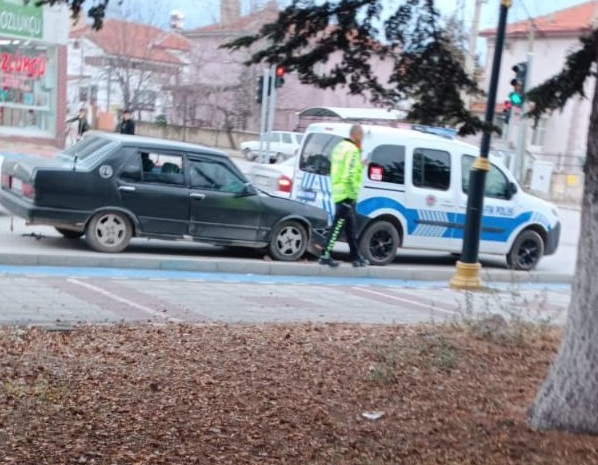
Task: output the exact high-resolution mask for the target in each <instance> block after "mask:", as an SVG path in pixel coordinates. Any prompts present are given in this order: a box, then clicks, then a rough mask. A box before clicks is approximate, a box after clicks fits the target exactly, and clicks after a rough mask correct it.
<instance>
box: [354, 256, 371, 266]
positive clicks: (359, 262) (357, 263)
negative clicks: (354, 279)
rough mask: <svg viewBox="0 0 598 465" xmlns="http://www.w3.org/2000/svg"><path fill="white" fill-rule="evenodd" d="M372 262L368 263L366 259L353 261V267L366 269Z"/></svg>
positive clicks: (361, 258)
mask: <svg viewBox="0 0 598 465" xmlns="http://www.w3.org/2000/svg"><path fill="white" fill-rule="evenodd" d="M369 264H370V262H369V261H367V260H366V259H365V258H363V257H360V258H358V259H357V260H353V267H354V268H364V267H366V266H369Z"/></svg>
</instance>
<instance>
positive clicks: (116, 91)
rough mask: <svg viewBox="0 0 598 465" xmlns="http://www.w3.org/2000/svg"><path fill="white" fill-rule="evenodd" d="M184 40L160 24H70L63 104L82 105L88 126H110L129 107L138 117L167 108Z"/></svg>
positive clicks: (179, 80) (182, 70) (181, 68)
mask: <svg viewBox="0 0 598 465" xmlns="http://www.w3.org/2000/svg"><path fill="white" fill-rule="evenodd" d="M189 51H190V45H189V41H188V40H187V39H186V38H185V37H183V36H182V35H180V34H178V33H176V32H172V31H164V30H162V29H160V28H157V27H153V26H149V25H146V24H139V23H133V22H127V21H121V20H114V19H107V20H105V21H104V25H103V27H102V29H100V30H99V31H94V30H92V28H91V27H90V26H88V25H84V26H82V27H79V28H73V30H71V32H70V34H69V41H68V99H67V100H68V107H69V112H70V113H71V114H76V113H77V111H78V109H79V108H81V107H85V108H87V110H88V118H89V119H90V120H91V121H90V122H91V123H92V125H93V126H95V127H98V128H100V129H104V130H110V129H112V128H114V126H115V125H116V122H117V121H118V117H119V115H120V113H121V112H122V111H123V110H124V109H126V108H128V109H131V110H132V111H133V114H134V116H135V118H136V119H137V120H141V121H155V120H156V119H157V118H159V117H163V116H164V115H166V114H168V113H170V111H171V106H172V96H171V92H170V91H169V89H171V88H172V87H173V86H176V85H180V84H183V83H184V82H185V80H186V76H187V73H188V69H187V68H188V65H189Z"/></svg>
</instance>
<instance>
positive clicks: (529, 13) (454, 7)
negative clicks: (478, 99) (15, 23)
mask: <svg viewBox="0 0 598 465" xmlns="http://www.w3.org/2000/svg"><path fill="white" fill-rule="evenodd" d="M288 1H289V0H286V1H285V0H280V1H279V4H281V5H284V4H286V3H288ZM382 1H383V2H384V3H385V5H386V8H388V9H391V8H392V9H393V10H394V9H395V8H396V7H397V6H398V5H400V4H401V3H403V2H402V1H401V0H382ZM586 1H587V0H513V4H512V6H511V8H510V9H509V13H508V22H509V23H511V22H515V21H522V20H526V19H528V18H530V17H532V18H534V17H537V16H541V15H544V14H547V13H550V12H552V11H557V10H562V9H564V8H568V7H571V6H574V5H579V4H581V3H586ZM113 2H114V5H112V8H111V9H112V10H113V13H114V12H116V10H118V9H120V10H121V11H123V10H126V11H124V13H125V15H124V16H125V17H127V19H128V20H130V21H140V22H150V23H152V24H154V25H161V26H166V25H167V23H168V15H169V12H170V11H172V10H175V9H177V10H181V11H183V12H184V13H185V28H195V27H200V26H206V25H208V24H213V23H216V22H218V19H219V13H220V0H153V3H154V7H153V8H152V10H151V13H147V11H148V9H147V2H148V0H123V6H122V7H118V6H117V2H116V0H113ZM266 2H267V0H242V5H243V6H242V8H243V12H244V13H246V12H247V11H248V10H249V8H250V4H252V3H253V4H254V5H260V4H261V5H263V4H264V3H266ZM87 3H88V4H92V3H93V0H87ZM436 5H437V7H438V9H439V10H440V12H441V14H443V15H446V16H449V15H451V14H453V13H457V15H458V17H459V18H462V19H463V21H464V24H465V27H466V28H469V27H471V25H472V23H473V11H474V5H475V0H436ZM499 5H500V0H485V2H484V4H483V5H482V13H481V18H480V30H483V29H488V28H495V27H496V25H497V22H498V11H499ZM140 15H145V17H141V16H140ZM147 15H150V16H149V17H148V16H147ZM477 52H478V53H484V52H485V40H484V39H480V40H478V44H477Z"/></svg>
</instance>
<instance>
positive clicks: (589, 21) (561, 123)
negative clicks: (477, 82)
mask: <svg viewBox="0 0 598 465" xmlns="http://www.w3.org/2000/svg"><path fill="white" fill-rule="evenodd" d="M597 18H598V1H596V0H594V1H589V2H586V3H583V4H581V5H578V6H574V7H571V8H567V9H564V10H559V11H555V12H553V13H550V14H548V15H545V16H540V17H537V18H534V19H533V20H528V21H520V22H516V23H512V24H509V25H508V26H507V30H506V38H505V46H504V51H503V56H502V63H501V70H500V80H499V86H498V94H497V104H498V105H497V107H498V108H499V109H502V103H503V102H504V101H505V100H508V96H509V93H510V92H511V91H512V90H513V88H512V86H511V84H510V83H511V80H512V79H513V78H514V77H515V73H514V71H513V70H512V68H513V66H514V65H516V64H518V63H521V62H526V61H527V60H528V54H530V57H531V67H530V68H529V69H528V74H529V82H530V84H531V85H530V86H529V87H528V88H527V90H529V89H531V88H533V87H535V86H537V85H538V84H541V83H542V82H544V81H545V80H546V79H548V78H550V77H552V76H554V75H555V74H558V73H559V72H560V71H561V70H562V69H563V67H564V64H565V58H566V56H567V54H568V53H569V52H571V51H572V50H574V49H575V48H579V47H580V45H581V44H580V41H579V38H580V37H581V36H582V35H583V34H586V33H588V32H589V31H590V30H591V28H592V27H593V26H595V25H596V19H597ZM480 36H482V37H486V38H487V52H486V56H487V57H488V60H487V63H486V69H485V76H486V82H485V83H484V84H483V85H484V87H483V88H484V89H488V86H489V80H490V75H491V70H492V57H493V56H494V47H495V42H496V29H489V30H485V31H482V32H481V33H480ZM594 86H595V80H592V81H591V82H588V83H587V85H586V96H588V97H589V98H586V99H584V98H581V97H576V98H573V99H571V100H570V101H569V102H568V103H567V105H566V106H565V108H564V110H563V111H562V112H555V113H553V114H552V115H546V116H545V117H543V118H542V120H541V121H540V122H539V124H538V126H537V127H536V128H534V127H533V124H532V123H531V122H528V124H529V126H528V130H527V140H526V141H525V143H526V145H525V147H526V149H527V151H528V152H529V153H531V154H532V155H534V158H536V159H542V160H545V161H549V162H552V163H553V165H554V170H555V172H557V173H564V174H572V175H576V174H580V173H581V169H582V165H583V159H584V158H585V152H586V142H587V135H588V126H589V121H590V113H591V110H592V108H591V107H592V101H591V97H592V95H593V93H594ZM514 119H515V123H516V121H517V120H518V118H516V117H515V118H514ZM511 129H513V127H511ZM514 129H515V130H511V133H510V134H509V141H510V143H511V146H515V145H516V139H517V133H518V130H517V128H516V127H515V128H514Z"/></svg>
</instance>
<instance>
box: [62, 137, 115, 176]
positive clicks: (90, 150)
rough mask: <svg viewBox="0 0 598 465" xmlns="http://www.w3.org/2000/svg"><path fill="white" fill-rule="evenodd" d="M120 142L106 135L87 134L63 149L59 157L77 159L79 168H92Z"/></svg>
mask: <svg viewBox="0 0 598 465" xmlns="http://www.w3.org/2000/svg"><path fill="white" fill-rule="evenodd" d="M117 145H118V142H116V141H112V140H110V139H106V138H104V137H94V136H87V137H85V138H83V140H81V141H80V142H78V143H76V144H75V145H71V146H70V147H69V148H67V149H66V150H63V151H62V152H61V153H60V155H59V157H60V158H62V159H65V160H73V161H74V160H75V158H76V161H77V167H78V168H91V167H92V166H93V165H95V163H96V162H97V161H98V160H99V159H101V158H103V157H104V155H105V154H106V153H107V152H108V151H110V150H111V149H112V148H113V147H115V146H117Z"/></svg>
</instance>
